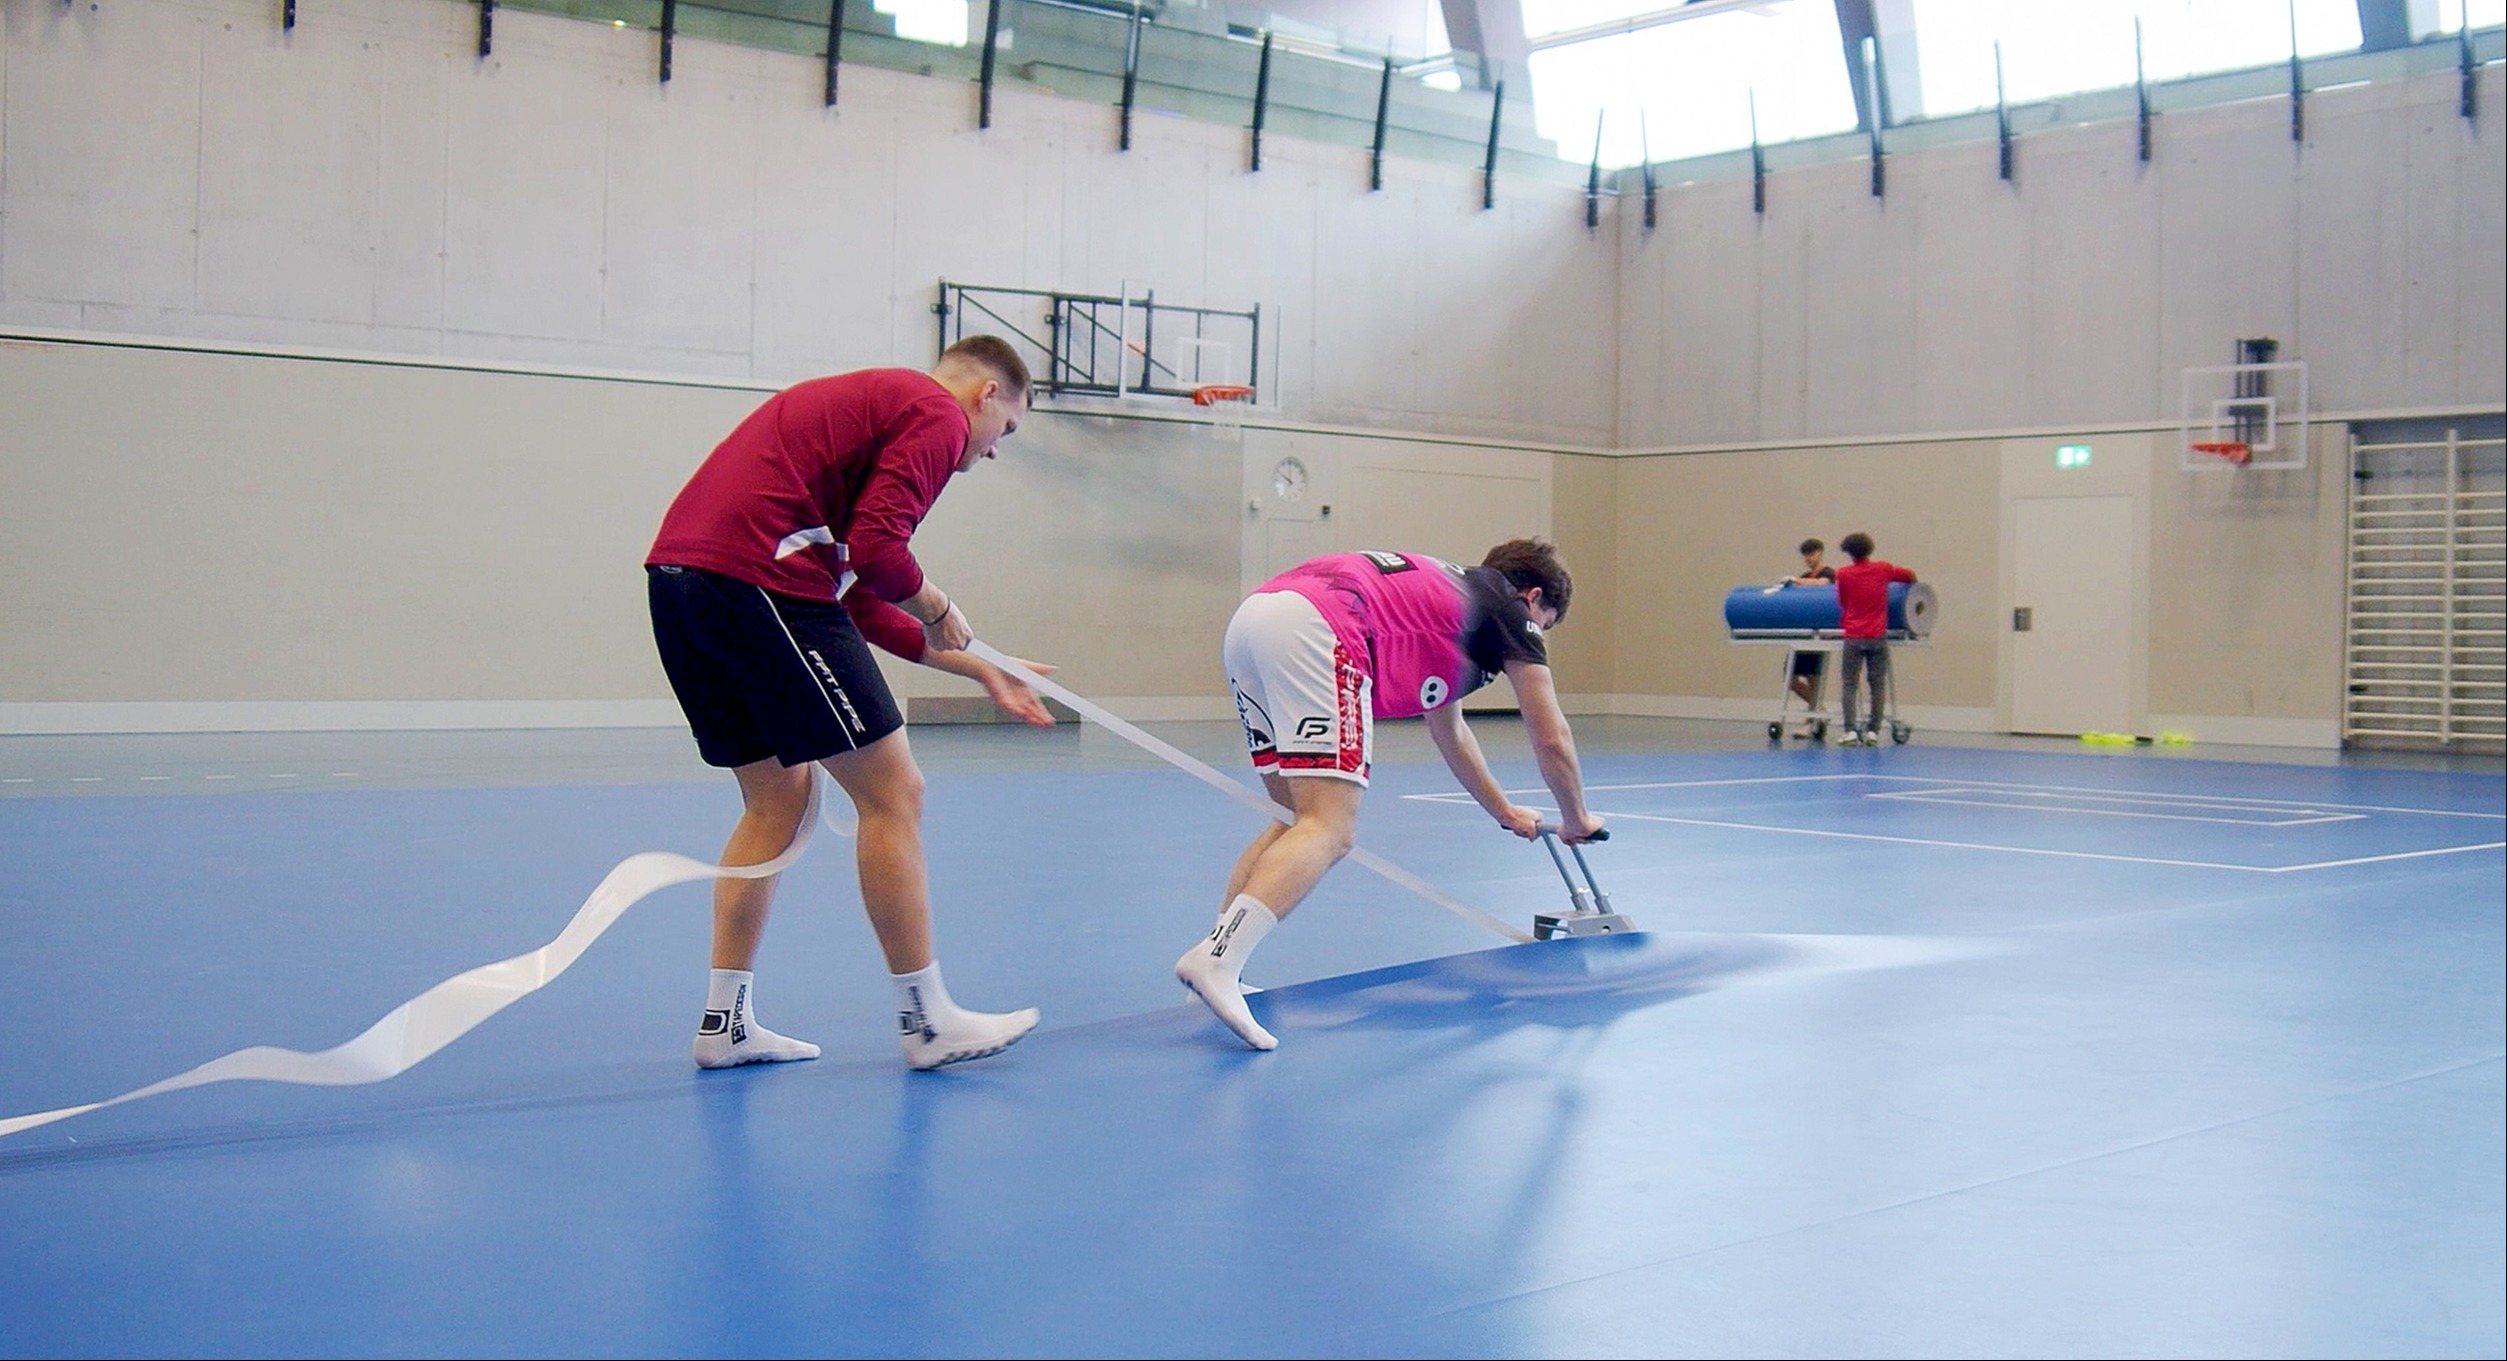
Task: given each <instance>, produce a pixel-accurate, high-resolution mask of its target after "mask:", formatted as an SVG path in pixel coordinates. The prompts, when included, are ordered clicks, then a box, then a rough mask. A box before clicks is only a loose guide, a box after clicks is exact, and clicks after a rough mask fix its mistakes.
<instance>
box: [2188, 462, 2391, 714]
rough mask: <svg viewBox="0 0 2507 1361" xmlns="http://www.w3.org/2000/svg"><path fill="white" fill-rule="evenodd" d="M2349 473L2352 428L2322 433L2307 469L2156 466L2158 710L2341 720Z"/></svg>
mask: <svg viewBox="0 0 2507 1361" xmlns="http://www.w3.org/2000/svg"><path fill="white" fill-rule="evenodd" d="M2159 448H2160V450H2161V451H2162V453H2163V454H2164V453H2167V452H2171V451H2172V450H2173V442H2172V440H2167V439H2162V440H2161V441H2159ZM2348 472H2349V451H2348V445H2347V442H2346V433H2345V430H2344V428H2343V427H2340V426H2331V425H2324V426H2318V427H2316V428H2315V432H2314V440H2313V448H2312V450H2311V452H2310V454H2309V464H2308V466H2307V467H2306V468H2304V469H2290V470H2287V471H2274V472H2254V471H2245V470H2231V469H2227V468H2221V469H2218V470H2205V471H2203V472H2200V473H2189V472H2184V471H2180V469H2179V467H2178V464H2177V461H2176V460H2175V459H2172V458H2166V457H2162V458H2160V459H2158V460H2157V461H2156V466H2154V467H2153V468H2152V469H2151V473H2152V488H2151V491H2152V495H2151V517H2150V568H2151V572H2150V579H2151V586H2150V711H2151V712H2152V713H2157V714H2206V715H2219V716H2222V717H2254V718H2300V719H2322V720H2333V719H2338V718H2339V717H2340V715H2341V702H2342V629H2343V610H2344V599H2343V597H2344V592H2345V583H2344V580H2343V572H2344V551H2345V550H2344V543H2343V522H2344V519H2345V517H2346V516H2347V515H2348V513H2349V499H2348V491H2347V487H2348Z"/></svg>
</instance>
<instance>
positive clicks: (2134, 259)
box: [1619, 66, 2507, 447]
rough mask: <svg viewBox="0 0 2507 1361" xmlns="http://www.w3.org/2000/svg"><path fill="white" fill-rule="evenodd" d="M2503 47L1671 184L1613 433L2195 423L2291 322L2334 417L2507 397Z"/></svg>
mask: <svg viewBox="0 0 2507 1361" xmlns="http://www.w3.org/2000/svg"><path fill="white" fill-rule="evenodd" d="M2502 95H2507V82H2502V78H2501V68H2499V67H2497V66H2492V67H2490V68H2488V69H2487V70H2486V71H2485V72H2484V73H2483V74H2482V76H2481V90H2480V105H2481V109H2482V113H2481V117H2480V120H2479V121H2478V122H2477V123H2474V122H2467V121H2466V120H2464V119H2463V118H2461V117H2460V116H2458V114H2457V112H2456V103H2457V82H2456V78H2455V76H2454V74H2453V73H2451V72H2448V73H2445V74H2441V75H2435V76H2428V77H2423V78H2420V79H2416V80H2412V81H2398V82H2392V83H2382V84H2373V85H2364V86H2357V87H2354V88H2350V89H2344V90H2325V91H2319V92H2316V93H2314V94H2312V95H2310V97H2309V98H2308V101H2307V122H2306V126H2307V132H2308V140H2307V142H2306V144H2305V145H2304V147H2303V148H2301V147H2299V146H2297V145H2295V144H2293V143H2292V142H2291V141H2290V138H2289V110H2288V104H2287V102H2286V101H2285V100H2282V99H2263V100H2255V101H2250V102H2247V103H2243V104H2234V105H2225V106H2221V107H2216V108H2209V109H2197V110H2186V111H2182V112H2175V113H2168V114H2165V115H2163V116H2161V117H2160V118H2159V120H2158V122H2157V124H2156V128H2155V145H2154V158H2153V160H2152V161H2151V162H2150V163H2149V164H2148V165H2143V164H2141V163H2140V162H2139V161H2137V160H2136V159H2135V154H2134V150H2135V149H2134V127H2133V125H2132V123H2131V122H2129V121H2124V122H2115V123H2106V124H2100V125H2092V126H2086V127H2078V128H2069V129H2064V130H2060V131H2054V132H2046V133H2039V134H2031V135H2028V136H2025V137H2023V138H2022V139H2021V141H2020V142H2019V145H2018V152H2017V158H2018V161H2017V174H2016V178H2015V180H2014V181H2013V182H2010V183H2005V182H2004V181H2002V180H2000V179H1999V178H1998V177H1997V176H1996V173H1995V147H1994V146H1993V144H1992V143H1991V142H1990V141H1988V142H1982V143H1975V144H1971V145H1965V146H1952V147H1944V148H1940V149H1935V150H1927V151H1920V152H1917V151H1910V152H1901V153H1897V154H1893V155H1892V156H1890V158H1889V161H1888V183H1887V188H1888V193H1887V196H1886V197H1885V198H1880V199H1875V198H1873V197H1872V196H1871V193H1870V178H1869V171H1868V169H1867V166H1866V163H1865V162H1863V161H1860V160H1856V161H1850V162H1840V163H1835V164H1830V165H1824V166H1818V167H1813V168H1808V169H1801V170H1791V171H1783V172H1779V173H1775V174H1773V175H1771V176H1770V178H1769V181H1768V186H1767V203H1768V207H1767V212H1766V214H1765V215H1764V216H1763V217H1762V216H1758V215H1755V214H1753V213H1752V212H1751V207H1750V184H1749V182H1748V181H1747V180H1746V179H1739V180H1717V181H1706V182H1699V183H1693V184H1680V185H1667V186H1665V187H1664V189H1663V190H1662V193H1661V197H1660V199H1659V201H1658V207H1659V211H1660V214H1661V226H1660V228H1659V229H1658V230H1656V231H1655V232H1653V233H1652V234H1651V235H1647V234H1645V233H1644V232H1643V231H1642V230H1641V229H1640V226H1639V221H1638V216H1637V214H1635V213H1633V212H1630V213H1623V214H1622V215H1621V219H1620V249H1621V255H1622V270H1623V275H1624V279H1625V288H1624V289H1623V293H1622V301H1621V307H1622V327H1621V333H1620V349H1619V360H1620V373H1621V382H1620V392H1621V429H1620V432H1619V438H1620V443H1621V444H1622V445H1624V446H1633V447H1664V446H1681V445H1694V444H1704V443H1723V442H1746V441H1755V440H1783V439H1799V438H1815V439H1834V438H1838V437H1847V436H1855V435H1881V434H1910V433H1917V432H1960V431H1991V430H2008V429H2053V428H2062V427H2078V426H2086V425H2095V424H2114V423H2127V422H2147V421H2154V420H2161V419H2165V420H2170V421H2172V420H2174V419H2175V417H2176V415H2177V410H2176V408H2177V404H2178V402H2179V377H2180V375H2181V372H2182V370H2183V369H2184V368H2185V367H2187V366H2189V365H2207V364H2225V363H2229V362H2230V361H2232V360H2233V359H2235V358H2236V354H2235V341H2236V340H2237V339H2238V338H2240V337H2246V336H2271V337H2274V338H2275V339H2277V340H2279V341H2280V342H2281V348H2280V356H2281V357H2282V358H2283V359H2303V360H2305V361H2307V362H2308V364H2309V366H2310V372H2309V379H2310V383H2311V385H2312V388H2313V396H2314V400H2315V404H2316V407H2317V409H2318V410H2319V411H2329V412H2350V413H2355V412H2368V411H2386V410H2419V409H2431V408H2435V409H2447V410H2465V409H2481V408H2490V409H2494V408H2496V407H2497V406H2498V405H2499V404H2500V402H2501V401H2502V400H2503V399H2507V251H2502V250H2501V248H2500V242H2501V240H2502V238H2507V170H2503V169H2502V167H2503V166H2507V160H2503V159H2502V150H2503V149H2507V132H2502V130H2501V125H2500V118H2501V111H2502Z"/></svg>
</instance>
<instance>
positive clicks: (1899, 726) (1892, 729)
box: [1889, 723, 1915, 747]
mask: <svg viewBox="0 0 2507 1361" xmlns="http://www.w3.org/2000/svg"><path fill="white" fill-rule="evenodd" d="M1914 735H1915V730H1914V729H1913V728H1910V727H1908V726H1906V725H1905V724H1903V723H1892V724H1890V725H1889V740H1890V741H1892V742H1895V743H1897V744H1898V745H1899V746H1901V747H1903V746H1905V745H1906V739H1908V738H1910V737H1913V736H1914Z"/></svg>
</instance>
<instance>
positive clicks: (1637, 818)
mask: <svg viewBox="0 0 2507 1361" xmlns="http://www.w3.org/2000/svg"><path fill="white" fill-rule="evenodd" d="M1551 811H1553V812H1555V811H1556V810H1555V809H1552V810H1551ZM1594 811H1596V812H1600V813H1601V815H1602V817H1603V819H1604V820H1608V819H1611V818H1625V819H1628V820H1629V821H1632V822H1673V823H1679V824H1681V825H1683V826H1689V827H1726V828H1731V829H1732V830H1735V831H1742V832H1783V833H1786V834H1788V835H1792V836H1825V837H1835V838H1838V839H1840V840H1845V841H1888V842H1894V843H1896V844H1898V845H1901V846H1939V847H1943V848H1946V849H1950V850H1962V851H2006V852H2008V853H2010V854H2012V855H2051V856H2057V857H2060V858H2063V859H2067V860H2114V861H2121V862H2123V863H2125V864H2128V865H2171V866H2175V867H2178V868H2182V869H2197V870H2237V871H2239V872H2241V873H2244V874H2295V873H2297V872H2299V871H2300V870H2328V869H2334V868H2338V867H2340V866H2343V865H2373V864H2376V863H2378V862H2379V861H2385V860H2416V859H2419V858H2420V857H2422V856H2429V855H2456V854H2460V853H2461V852H2464V851H2495V850H2507V841H2490V842H2484V843H2482V844H2481V845H2478V846H2439V847H2436V848H2434V849H2432V850H2425V851H2396V852H2394V853H2393V854H2391V855H2363V856H2359V857H2357V858H2355V859H2350V860H2320V861H2317V862H2316V863H2314V864H2311V865H2228V864H2222V863H2220V862H2218V861H2213V860H2165V859H2161V858H2158V857H2156V856H2146V855H2108V854H2105V853H2103V852H2100V851H2056V850H2047V849H2045V848H2043V847H2038V846H1996V845H1992V844H1989V843H1986V842H1981V841H1936V840H1932V839H1930V838H1927V837H1916V836H1882V835H1880V834H1879V833H1877V832H1831V831H1825V830H1822V829H1820V828H1815V827H1770V826H1767V825H1765V824H1763V823H1756V822H1716V821H1711V820H1709V819H1706V818H1675V817H1665V816H1663V815H1662V814H1660V813H1613V812H1604V811H1603V810H1600V809H1596V810H1594Z"/></svg>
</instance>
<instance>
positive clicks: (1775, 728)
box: [1767, 719, 1784, 742]
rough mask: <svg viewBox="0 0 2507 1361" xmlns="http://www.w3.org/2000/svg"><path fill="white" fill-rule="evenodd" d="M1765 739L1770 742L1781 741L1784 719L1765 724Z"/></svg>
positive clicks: (1782, 738)
mask: <svg viewBox="0 0 2507 1361" xmlns="http://www.w3.org/2000/svg"><path fill="white" fill-rule="evenodd" d="M1767 740H1768V741H1770V742H1782V741H1783V740H1784V720H1782V719H1778V720H1776V721H1775V722H1773V723H1770V724H1768V725H1767Z"/></svg>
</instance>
